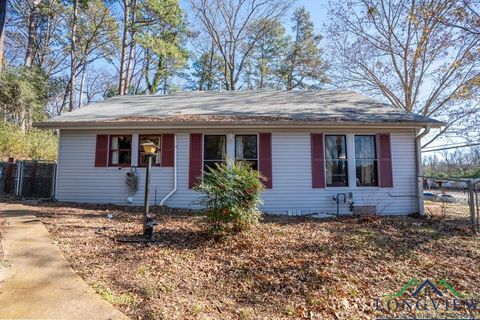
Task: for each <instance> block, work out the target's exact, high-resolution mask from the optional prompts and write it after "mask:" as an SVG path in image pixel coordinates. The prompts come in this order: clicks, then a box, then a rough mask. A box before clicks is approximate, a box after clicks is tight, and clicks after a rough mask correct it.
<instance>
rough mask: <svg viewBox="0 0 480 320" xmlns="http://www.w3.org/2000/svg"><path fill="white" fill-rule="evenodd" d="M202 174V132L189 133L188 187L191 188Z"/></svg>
mask: <svg viewBox="0 0 480 320" xmlns="http://www.w3.org/2000/svg"><path fill="white" fill-rule="evenodd" d="M201 176H202V134H201V133H191V134H190V162H189V174H188V187H189V188H190V189H192V188H193V187H194V186H195V185H196V184H197V183H198V182H199V178H200V177H201Z"/></svg>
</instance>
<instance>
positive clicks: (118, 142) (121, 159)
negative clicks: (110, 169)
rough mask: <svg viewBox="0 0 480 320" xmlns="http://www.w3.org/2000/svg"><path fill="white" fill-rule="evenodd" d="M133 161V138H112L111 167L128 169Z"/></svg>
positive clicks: (127, 136) (125, 136)
mask: <svg viewBox="0 0 480 320" xmlns="http://www.w3.org/2000/svg"><path fill="white" fill-rule="evenodd" d="M131 161H132V136H131V135H124V136H121V135H118V136H110V165H111V166H119V167H128V166H130V164H131Z"/></svg>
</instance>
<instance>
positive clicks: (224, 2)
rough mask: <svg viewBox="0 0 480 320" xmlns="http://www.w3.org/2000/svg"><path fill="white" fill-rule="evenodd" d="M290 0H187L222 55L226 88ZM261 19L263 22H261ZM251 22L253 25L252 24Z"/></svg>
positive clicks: (236, 78)
mask: <svg viewBox="0 0 480 320" xmlns="http://www.w3.org/2000/svg"><path fill="white" fill-rule="evenodd" d="M293 2H294V0H239V1H230V0H190V3H191V5H192V8H193V9H194V11H195V13H196V16H197V17H198V19H199V20H200V22H201V23H202V25H203V28H204V29H205V31H206V32H207V33H208V35H209V36H210V37H211V38H212V41H213V43H214V44H215V46H216V47H217V49H218V52H219V54H220V56H221V57H222V59H223V64H224V67H223V70H224V79H225V80H224V81H225V87H226V89H227V90H236V89H237V83H238V81H239V79H241V75H242V71H243V69H244V67H245V65H246V63H247V60H248V57H249V56H250V54H251V52H252V50H253V48H254V46H255V43H256V41H258V40H259V39H260V38H261V37H263V35H264V34H265V33H266V32H267V31H268V28H269V27H270V26H271V24H270V23H269V22H271V21H277V20H278V19H280V18H281V17H282V16H283V15H284V14H285V13H286V11H287V10H288V9H289V8H290V7H291V6H292V4H293ZM262 22H263V23H262ZM254 25H255V28H253V26H254Z"/></svg>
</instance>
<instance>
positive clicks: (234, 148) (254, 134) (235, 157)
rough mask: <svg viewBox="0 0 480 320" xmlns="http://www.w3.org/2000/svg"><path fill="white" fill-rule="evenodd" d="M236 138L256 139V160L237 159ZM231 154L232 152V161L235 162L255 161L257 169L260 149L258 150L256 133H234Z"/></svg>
mask: <svg viewBox="0 0 480 320" xmlns="http://www.w3.org/2000/svg"><path fill="white" fill-rule="evenodd" d="M237 136H255V137H256V138H257V158H256V159H237V152H236V151H237V150H236V145H235V144H236V137H237ZM227 143H228V140H227ZM232 144H233V149H232V150H233V152H232V155H233V161H237V160H240V161H249V160H254V161H257V167H258V166H259V164H260V157H259V156H260V149H259V144H260V143H259V136H258V133H236V134H234V135H233V142H232Z"/></svg>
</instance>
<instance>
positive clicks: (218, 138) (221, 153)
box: [203, 135, 227, 172]
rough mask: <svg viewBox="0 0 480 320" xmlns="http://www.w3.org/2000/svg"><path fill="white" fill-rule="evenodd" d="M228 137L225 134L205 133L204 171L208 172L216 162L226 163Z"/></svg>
mask: <svg viewBox="0 0 480 320" xmlns="http://www.w3.org/2000/svg"><path fill="white" fill-rule="evenodd" d="M226 152H227V137H226V136H225V135H204V140H203V171H205V172H208V171H210V170H211V169H212V168H213V169H214V168H215V165H216V164H220V163H225V160H226Z"/></svg>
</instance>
